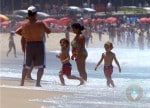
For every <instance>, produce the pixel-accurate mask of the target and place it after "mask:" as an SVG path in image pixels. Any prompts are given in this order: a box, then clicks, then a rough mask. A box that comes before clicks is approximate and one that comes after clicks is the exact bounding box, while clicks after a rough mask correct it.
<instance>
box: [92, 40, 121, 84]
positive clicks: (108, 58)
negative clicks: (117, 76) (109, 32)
mask: <svg viewBox="0 0 150 108" xmlns="http://www.w3.org/2000/svg"><path fill="white" fill-rule="evenodd" d="M104 48H105V50H106V52H104V53H102V56H101V59H100V61H99V62H98V63H97V65H96V67H95V70H97V67H98V66H99V65H100V64H101V63H102V61H103V60H104V75H105V77H106V79H107V86H108V87H110V85H111V86H112V87H115V85H114V82H113V80H112V78H111V75H112V73H113V65H112V62H113V60H114V61H115V63H116V64H117V66H118V68H119V72H121V67H120V64H119V62H118V60H117V58H116V55H115V53H113V52H112V51H111V50H112V49H113V44H112V43H111V42H109V41H108V42H106V43H105V44H104Z"/></svg>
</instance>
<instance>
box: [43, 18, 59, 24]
mask: <svg viewBox="0 0 150 108" xmlns="http://www.w3.org/2000/svg"><path fill="white" fill-rule="evenodd" d="M43 21H44V22H46V23H57V19H55V18H45V19H43Z"/></svg>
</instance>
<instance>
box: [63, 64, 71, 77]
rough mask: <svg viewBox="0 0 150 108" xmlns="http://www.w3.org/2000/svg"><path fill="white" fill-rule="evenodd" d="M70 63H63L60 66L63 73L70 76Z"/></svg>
mask: <svg viewBox="0 0 150 108" xmlns="http://www.w3.org/2000/svg"><path fill="white" fill-rule="evenodd" d="M71 69H72V68H71V64H70V63H65V64H63V66H62V71H63V74H64V75H66V76H70V75H71Z"/></svg>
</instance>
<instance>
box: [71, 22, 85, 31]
mask: <svg viewBox="0 0 150 108" xmlns="http://www.w3.org/2000/svg"><path fill="white" fill-rule="evenodd" d="M71 27H72V28H75V29H79V30H80V31H82V30H84V26H82V25H81V24H80V23H73V24H72V25H71Z"/></svg>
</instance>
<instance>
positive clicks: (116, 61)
mask: <svg viewBox="0 0 150 108" xmlns="http://www.w3.org/2000/svg"><path fill="white" fill-rule="evenodd" d="M114 60H115V63H116V64H117V66H118V68H119V72H121V67H120V64H119V62H118V60H117V58H116V56H115V55H114Z"/></svg>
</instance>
